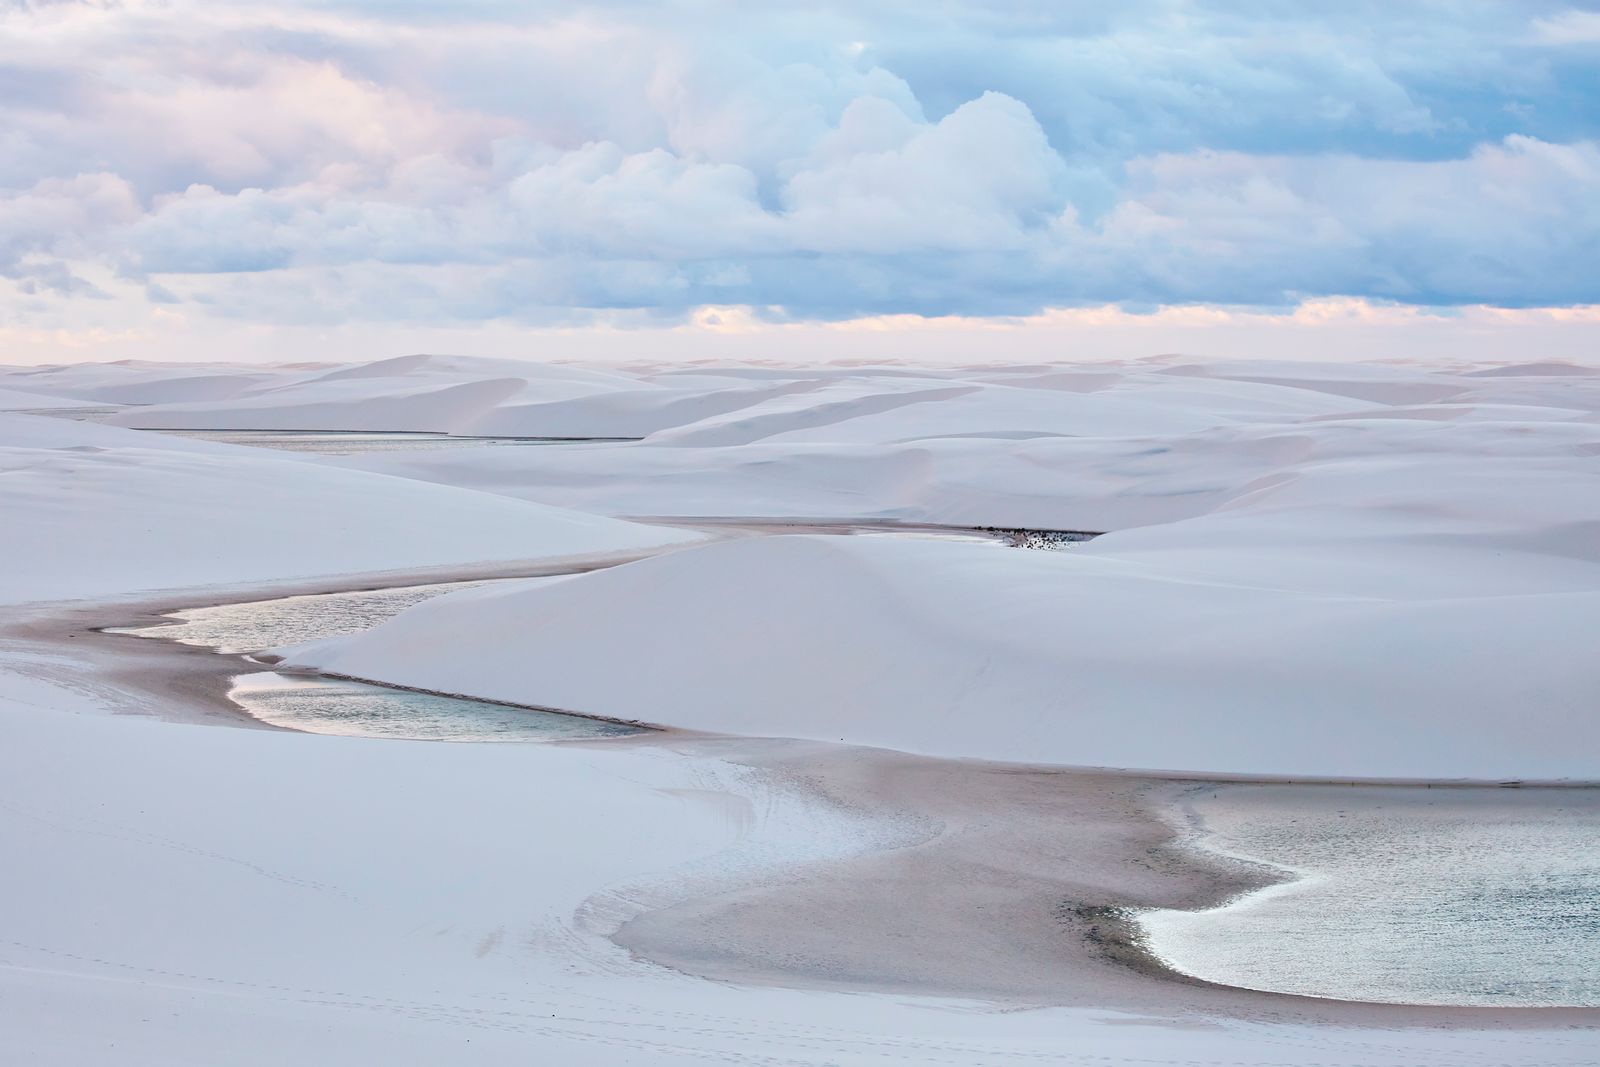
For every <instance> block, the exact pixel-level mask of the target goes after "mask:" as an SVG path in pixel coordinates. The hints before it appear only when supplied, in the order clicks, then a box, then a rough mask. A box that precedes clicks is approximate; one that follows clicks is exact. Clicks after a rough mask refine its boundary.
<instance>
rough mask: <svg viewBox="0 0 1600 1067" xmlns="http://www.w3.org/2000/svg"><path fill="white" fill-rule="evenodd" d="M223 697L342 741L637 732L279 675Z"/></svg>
mask: <svg viewBox="0 0 1600 1067" xmlns="http://www.w3.org/2000/svg"><path fill="white" fill-rule="evenodd" d="M228 697H229V699H231V700H232V701H233V702H234V703H236V704H238V705H239V706H240V707H242V708H244V709H245V710H246V711H248V712H249V713H250V714H251V715H253V716H255V717H256V718H258V719H260V720H261V721H262V722H267V723H271V724H272V725H273V726H282V727H286V728H288V729H291V730H303V731H305V732H307V733H314V734H338V735H342V736H346V737H389V738H404V739H408V740H413V741H557V740H575V739H579V738H597V737H617V736H620V735H623V734H633V733H640V732H642V731H641V729H640V728H639V727H634V726H627V725H624V724H622V723H611V722H602V721H599V720H596V719H586V718H583V717H581V716H577V715H563V714H560V713H559V712H550V711H537V710H534V709H530V708H517V707H509V706H507V705H503V704H490V703H487V702H485V701H482V700H465V699H462V698H459V697H447V696H437V695H435V694H432V693H413V692H411V691H409V690H405V689H390V688H388V687H386V686H380V685H366V684H364V683H361V682H351V681H345V680H343V679H337V678H318V677H315V676H301V675H289V674H281V673H279V672H277V671H262V672H259V673H256V674H245V675H241V676H239V677H238V678H235V679H234V680H233V688H232V690H230V691H229V693H228Z"/></svg>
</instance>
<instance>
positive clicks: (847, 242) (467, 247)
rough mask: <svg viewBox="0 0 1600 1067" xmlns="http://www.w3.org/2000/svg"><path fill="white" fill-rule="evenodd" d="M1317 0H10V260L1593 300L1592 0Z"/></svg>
mask: <svg viewBox="0 0 1600 1067" xmlns="http://www.w3.org/2000/svg"><path fill="white" fill-rule="evenodd" d="M1305 6H1306V5H1292V4H1285V5H1279V4H1272V3H1259V2H1257V3H1236V4H1232V5H1224V6H1197V5H1191V4H1180V3H1148V4H1133V5H1126V6H1118V7H1117V10H1116V11H1115V12H1114V13H1111V14H1095V13H1092V12H1091V11H1090V9H1089V8H1087V7H1085V8H1083V9H1082V10H1081V11H1074V10H1073V9H1072V8H1071V7H1066V6H1063V5H1053V4H1052V5H1046V4H1039V5H1030V4H1020V5H1019V4H1008V5H1004V6H1000V5H996V6H995V7H993V8H986V7H982V6H976V5H970V6H965V7H963V6H961V5H955V6H939V7H938V11H939V14H938V15H937V16H930V15H927V14H924V13H923V10H924V8H922V7H921V6H912V5H905V6H903V7H900V8H897V7H896V6H895V5H881V6H879V7H878V8H877V9H876V14H874V15H872V16H871V17H864V16H862V15H859V14H854V13H850V12H848V11H844V10H839V11H832V12H830V11H826V10H821V11H818V10H815V9H811V8H801V7H800V6H794V7H788V6H784V5H778V6H772V7H762V8H761V9H760V12H759V14H757V13H756V9H754V8H747V9H736V8H733V7H728V8H726V9H722V10H715V9H708V8H707V7H706V6H705V5H694V6H688V7H684V8H681V9H674V8H672V7H670V6H668V7H662V6H656V5H638V6H635V5H628V4H610V5H588V6H586V7H584V8H583V9H581V10H580V9H574V8H550V9H547V10H544V11H540V12H534V13H530V11H529V9H528V8H527V7H525V6H522V5H515V6H513V5H502V4H483V3H480V4H468V5H466V6H458V7H456V8H453V9H452V12H451V14H450V16H449V17H448V18H443V17H441V16H440V15H439V14H437V12H434V11H432V10H431V9H428V8H425V7H424V6H422V5H408V4H399V3H388V4H383V3H359V4H357V3H344V4H337V3H336V4H319V5H315V6H307V7H286V8H281V9H279V10H277V11H274V12H263V11H262V10H261V9H260V8H258V7H243V6H241V7H230V6H227V5H220V6H219V5H214V4H212V5H205V6H194V7H186V6H184V5H181V4H179V5H154V4H151V5H146V4H141V3H130V4H127V5H123V6H121V7H117V8H111V9H104V8H101V7H99V6H89V5H75V4H51V5H45V6H36V7H32V8H15V7H14V8H10V9H5V10H4V13H3V14H0V88H3V89H4V92H3V94H0V273H3V274H4V275H6V276H8V277H10V278H12V279H14V280H15V281H16V283H17V290H18V293H19V294H20V295H19V297H18V299H17V300H16V301H14V302H13V316H14V317H25V316H27V315H28V314H31V313H38V314H45V313H47V312H46V311H43V310H38V309H41V308H45V307H46V305H45V304H42V303H39V302H38V299H37V298H38V295H39V294H41V293H46V292H55V293H57V294H60V295H61V296H62V299H67V298H71V299H86V298H93V297H97V296H102V295H104V294H102V293H100V292H99V291H98V289H97V287H96V286H94V285H92V284H89V283H88V282H87V281H85V280H84V278H83V277H82V275H84V274H93V273H94V270H95V269H100V270H111V271H113V272H115V274H116V275H118V276H120V277H121V278H123V279H125V280H129V281H135V282H142V283H146V285H147V289H146V292H147V293H148V294H149V299H151V300H153V301H156V302H161V303H171V302H174V301H177V302H179V303H180V304H181V303H184V302H193V303H196V304H198V305H202V306H204V307H206V308H209V309H211V310H212V311H213V312H215V313H220V314H228V315H235V316H239V317H243V318H248V319H260V320H265V321H282V320H285V319H300V320H304V319H313V320H327V321H342V320H349V319H412V318H416V319H434V320H451V319H484V318H497V317H514V318H525V319H529V320H537V321H551V320H556V319H562V320H566V319H572V318H574V317H577V318H581V317H582V314H583V313H584V310H585V309H623V310H634V311H639V312H641V313H645V314H652V315H667V316H671V315H674V314H679V313H681V312H683V311H685V310H686V309H689V308H693V307H696V306H699V305H704V304H747V305H752V306H755V307H758V308H762V309H766V311H765V312H764V313H766V314H770V315H775V316H793V317H802V318H803V317H817V318H835V317H847V316H852V315H858V314H871V313H884V312H915V313H922V314H945V313H961V314H979V315H982V314H1018V313H1025V312H1029V311H1033V310H1036V309H1038V308H1041V307H1046V306H1054V305H1065V304H1074V303H1100V302H1106V301H1112V302H1120V303H1124V304H1130V305H1140V304H1161V303H1171V302H1188V301H1204V302H1223V303H1243V304H1265V305H1276V304H1283V303H1288V302H1292V301H1294V300H1296V299H1299V298H1301V297H1305V296H1315V295H1326V294H1342V295H1357V296H1368V297H1376V298H1382V299H1392V300H1398V301H1404V302H1412V303H1420V304H1431V305H1439V304H1458V303H1493V304H1506V305H1532V304H1561V303H1586V302H1596V301H1600V272H1596V271H1594V270H1593V268H1592V260H1593V259H1594V258H1595V255H1594V253H1595V249H1596V248H1600V206H1597V205H1600V149H1597V147H1596V138H1597V137H1600V106H1596V105H1600V74H1597V73H1596V70H1597V69H1600V33H1593V32H1591V29H1592V27H1593V26H1594V25H1597V24H1600V20H1597V19H1596V17H1595V16H1594V14H1593V13H1592V12H1590V11H1586V10H1581V9H1579V8H1574V7H1572V6H1570V5H1566V6H1561V5H1549V6H1544V5H1539V4H1520V5H1478V4H1454V3H1452V4H1446V3H1434V4H1426V5H1403V6H1404V7H1405V11H1404V12H1403V13H1400V14H1396V13H1394V12H1392V11H1390V10H1389V7H1391V6H1393V5H1370V6H1368V5H1360V4H1357V5H1345V6H1343V7H1341V9H1340V12H1339V14H1337V15H1335V16H1329V17H1323V18H1317V19H1314V20H1313V19H1310V18H1308V17H1307V16H1306V15H1305V13H1304V8H1305ZM1085 12H1089V13H1085ZM330 286H332V287H336V288H335V289H334V290H333V291H330V289H329V287H330ZM58 311H59V307H58V306H57V305H55V304H51V305H49V311H48V313H56V312H58Z"/></svg>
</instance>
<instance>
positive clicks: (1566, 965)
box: [1140, 786, 1600, 1006]
mask: <svg viewBox="0 0 1600 1067" xmlns="http://www.w3.org/2000/svg"><path fill="white" fill-rule="evenodd" d="M1188 812H1189V815H1190V817H1191V820H1192V824H1193V832H1194V838H1193V840H1194V843H1195V844H1196V845H1198V846H1199V847H1201V848H1204V849H1206V850H1208V851H1211V852H1214V853H1217V854H1220V855H1223V856H1227V857H1230V858H1232V859H1234V860H1237V861H1240V862H1245V863H1250V864H1254V865H1256V866H1257V867H1258V868H1260V869H1261V870H1263V871H1265V872H1270V873H1272V874H1274V875H1276V876H1277V877H1279V878H1282V879H1284V881H1281V882H1279V883H1278V884H1275V885H1272V886H1270V887H1268V888H1266V889H1262V890H1258V891H1256V892H1253V893H1249V894H1246V895H1244V896H1243V897H1241V898H1239V899H1237V900H1234V901H1231V902H1229V903H1228V904H1226V905H1224V906H1222V907H1219V908H1214V909H1211V910H1207V911H1198V912H1183V911H1156V912H1151V913H1147V914H1145V915H1144V916H1142V917H1141V919H1140V923H1141V925H1142V926H1143V928H1144V932H1145V935H1146V940H1147V944H1148V946H1149V947H1150V948H1151V950H1152V951H1154V952H1155V954H1156V955H1157V956H1159V957H1161V958H1162V959H1164V960H1165V961H1167V962H1168V963H1169V964H1171V965H1172V966H1174V967H1175V968H1176V969H1178V970H1180V971H1183V972H1184V973H1186V974H1190V975H1193V976H1195V977H1198V978H1204V979H1207V980H1209V981H1213V982H1220V983H1223V984H1225V985H1233V986H1243V987H1246V988H1250V989H1261V990H1268V991H1273V992H1281V993H1298V994H1303V995H1307V996H1317V997H1333V998H1337V999H1341V1000H1361V1001H1380V1002H1395V1003H1407V1004H1458V1005H1494V1006H1562V1005H1564V1006H1600V791H1595V790H1587V789H1493V788H1482V789H1465V788H1434V789H1420V788H1377V787H1336V786H1328V787H1308V786H1292V787H1283V786H1235V787H1222V788H1219V789H1213V790H1206V791H1203V792H1197V793H1195V794H1193V795H1192V796H1191V798H1190V800H1189V802H1188Z"/></svg>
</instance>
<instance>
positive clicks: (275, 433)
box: [154, 430, 621, 456]
mask: <svg viewBox="0 0 1600 1067" xmlns="http://www.w3.org/2000/svg"><path fill="white" fill-rule="evenodd" d="M154 432H156V433H162V434H169V435H171V436H173V437H188V438H192V439H193V440H196V441H218V442H221V443H223V444H229V445H249V446H251V447H254V448H275V449H278V450H279V451H282V452H312V453H317V454H320V455H326V456H353V455H359V454H361V453H364V452H416V451H424V450H431V449H441V448H485V447H492V446H500V445H557V444H570V443H572V441H571V439H566V438H554V437H455V436H452V435H450V434H444V433H402V432H383V431H370V432H369V431H362V430H156V431H154ZM581 440H586V441H613V440H621V439H620V438H582V439H581Z"/></svg>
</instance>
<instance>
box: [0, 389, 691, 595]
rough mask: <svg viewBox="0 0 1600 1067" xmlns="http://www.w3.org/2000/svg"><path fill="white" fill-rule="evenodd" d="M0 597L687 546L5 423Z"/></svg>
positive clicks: (406, 483)
mask: <svg viewBox="0 0 1600 1067" xmlns="http://www.w3.org/2000/svg"><path fill="white" fill-rule="evenodd" d="M0 514H4V515H7V516H9V517H13V518H12V520H11V521H6V522H4V523H0V558H4V559H5V560H6V564H7V565H6V568H5V571H4V573H3V575H0V602H3V603H20V602H26V601H43V600H58V599H69V598H76V597H86V596H95V597H105V596H110V595H119V594H125V593H129V592H134V591H139V590H151V589H165V588H174V587H188V586H197V585H204V584H208V583H224V582H241V581H260V582H270V581H281V580H287V579H293V578H307V577H312V576H317V575H330V574H349V573H357V572H366V571H378V570H389V569H400V568H414V567H424V566H438V565H443V564H460V563H464V562H470V561H479V562H481V561H488V560H520V559H536V558H546V557H550V558H553V557H566V556H581V555H591V554H607V553H620V552H629V551H636V550H639V549H644V548H649V547H653V546H659V545H665V544H671V543H674V542H678V541H683V540H686V539H690V538H689V535H686V534H684V533H683V532H682V531H676V530H665V529H660V528H652V527H646V526H640V525H638V524H634V523H626V522H619V521H617V520H615V519H608V518H603V517H600V516H594V515H586V514H581V513H578V512H573V511H566V510H561V509H557V508H551V507H546V506H542V505H538V504H531V503H526V502H523V501H517V500H511V499H508V498H506V497H502V496H493V495H490V494H487V493H480V492H475V491H472V490H464V489H456V488H452V487H448V486H440V485H429V484H425V483H421V482H416V481H411V480H406V479H401V478H394V477H388V476H385V475H376V474H366V473H362V472H357V471H347V470H341V469H338V468H335V467H328V466H323V465H319V464H314V463H307V462H303V461H299V460H297V459H294V458H291V457H287V456H284V455H282V454H274V453H263V452H261V451H258V450H252V449H243V448H232V447H228V446H223V445H209V444H203V443H200V442H192V441H182V440H178V439H173V438H166V437H160V436H157V435H154V434H141V433H138V432H135V431H131V430H122V429H118V428H114V427H106V426H95V425H89V424H83V423H75V422H67V421H65V420H60V419H46V418H39V417H32V416H23V415H10V416H0Z"/></svg>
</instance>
